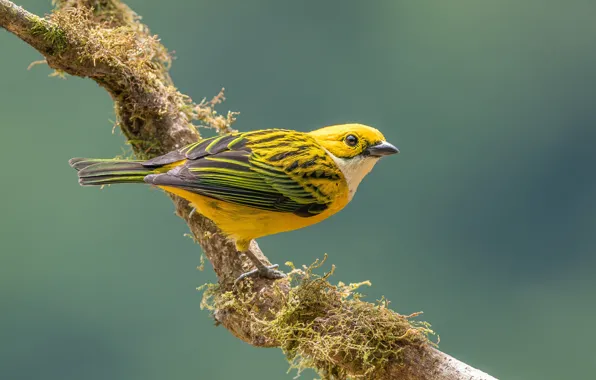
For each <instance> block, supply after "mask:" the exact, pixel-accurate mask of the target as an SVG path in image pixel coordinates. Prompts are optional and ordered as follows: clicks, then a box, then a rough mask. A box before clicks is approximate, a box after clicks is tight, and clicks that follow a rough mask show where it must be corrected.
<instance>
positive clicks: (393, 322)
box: [0, 0, 493, 380]
mask: <svg viewBox="0 0 596 380" xmlns="http://www.w3.org/2000/svg"><path fill="white" fill-rule="evenodd" d="M55 3H56V6H57V10H56V11H55V12H54V13H52V14H51V15H49V16H47V17H45V18H41V17H39V16H36V15H33V14H31V13H29V12H27V11H26V10H24V9H23V8H21V7H19V6H17V5H15V4H14V3H12V2H10V1H8V0H0V26H2V27H4V28H5V29H6V30H8V31H9V32H11V33H13V34H14V35H16V36H17V37H19V38H20V39H21V40H23V41H25V42H26V43H28V44H29V45H31V46H32V47H33V48H35V49H36V50H37V51H39V52H40V53H41V54H42V55H43V56H44V57H45V59H46V61H47V63H48V65H49V66H50V67H52V68H54V69H56V70H59V71H64V72H66V73H69V74H71V75H75V76H80V77H89V78H91V79H93V80H94V81H96V82H97V83H98V84H100V85H101V86H102V87H103V88H105V89H106V90H107V91H108V92H109V93H110V95H111V96H112V98H113V99H114V102H115V109H116V114H117V116H118V122H119V125H120V127H121V129H122V131H123V133H124V135H125V136H126V138H127V140H128V141H129V142H130V143H131V145H132V146H133V149H134V151H135V154H136V155H137V156H140V157H152V156H156V155H160V154H164V153H167V152H169V151H171V150H174V149H176V148H179V147H182V146H184V145H186V144H189V143H191V142H194V141H196V140H197V139H199V138H200V135H199V133H198V131H197V130H196V128H195V126H194V125H193V124H192V123H191V121H192V120H199V121H201V122H203V123H206V124H208V125H210V126H212V127H214V128H217V129H218V130H220V131H221V132H226V131H229V130H230V124H231V122H232V121H233V119H234V115H233V114H228V116H227V117H221V116H218V115H216V113H215V112H214V111H213V107H214V106H215V105H216V104H217V103H218V102H220V101H221V100H222V96H221V94H220V96H218V97H216V98H214V100H213V101H212V102H201V103H200V104H198V105H197V104H194V103H192V101H191V100H190V98H188V97H187V96H185V95H183V94H180V93H179V92H178V91H177V89H176V88H175V87H174V85H173V82H172V80H171V78H170V76H169V74H168V68H169V64H170V57H169V55H168V54H167V52H166V50H165V48H164V47H163V46H162V45H161V43H160V42H159V40H158V39H157V38H156V37H155V36H152V35H151V34H150V33H149V30H148V29H147V27H146V26H145V25H143V24H141V23H140V21H139V17H138V16H137V15H136V14H135V13H134V12H133V11H132V10H131V9H130V8H128V6H126V5H125V4H123V3H121V2H120V1H119V0H55ZM171 198H172V199H173V201H174V204H175V207H176V213H177V214H178V215H179V216H180V217H181V218H182V219H184V220H185V221H186V223H187V224H188V226H189V228H190V230H191V232H192V233H193V235H194V237H195V238H196V240H197V242H198V243H199V244H200V245H201V247H202V248H203V251H204V252H205V255H206V256H207V258H208V259H209V261H210V262H211V264H212V265H213V268H214V270H215V273H216V274H217V277H218V280H219V287H217V288H216V289H215V288H214V289H211V290H212V292H211V293H210V296H213V297H215V301H214V302H213V303H212V307H213V315H214V317H215V318H216V320H217V321H218V322H219V323H220V324H222V325H223V326H225V327H226V328H227V329H228V330H230V331H231V332H232V333H233V334H234V335H235V336H237V337H238V338H240V339H242V340H244V341H246V342H248V343H250V344H252V345H255V346H265V347H273V346H278V347H281V348H282V349H284V351H285V352H286V353H288V355H289V356H293V357H292V358H291V359H295V356H296V355H298V356H299V357H301V358H303V359H302V363H306V364H307V365H311V366H313V367H315V369H317V370H319V372H320V373H321V374H322V375H323V376H324V377H326V378H337V379H343V378H347V377H355V378H362V377H366V378H377V379H396V378H399V379H439V380H454V379H493V378H492V377H491V376H489V375H487V374H485V373H483V372H481V371H479V370H476V369H474V368H472V367H470V366H468V365H466V364H464V363H462V362H459V361H457V360H456V359H454V358H452V357H450V356H449V355H447V354H444V353H442V352H440V351H438V350H437V349H435V348H434V347H433V346H432V345H431V344H429V343H428V342H427V340H426V338H425V333H426V332H428V331H429V330H428V329H425V328H422V327H420V325H417V324H415V323H413V322H409V319H408V317H404V316H401V315H399V314H397V313H395V312H393V311H391V310H389V309H387V308H386V305H385V304H382V305H373V304H368V303H365V302H363V301H360V300H359V299H358V297H355V298H354V297H353V296H354V294H353V290H355V289H356V287H357V286H352V287H350V286H345V285H339V286H331V285H330V284H329V283H328V282H327V276H325V277H322V278H320V277H316V276H315V277H313V276H312V275H311V274H310V273H309V270H306V271H294V273H299V274H300V275H299V276H298V277H299V279H300V283H299V284H298V285H295V284H292V283H291V282H290V280H289V279H284V280H278V281H275V282H274V281H270V280H266V279H256V280H254V281H253V282H252V283H251V282H248V284H246V283H243V285H242V286H241V287H240V288H234V286H233V281H234V279H235V278H236V277H237V276H238V275H239V274H241V273H243V272H245V271H247V270H249V269H250V268H251V263H250V261H249V260H247V258H246V257H243V256H242V255H240V254H239V253H238V252H236V249H235V247H234V244H233V243H232V242H230V241H229V240H227V239H226V238H225V237H224V236H223V235H222V234H221V233H220V231H219V230H218V229H217V227H216V226H215V225H214V224H213V222H211V221H210V220H209V219H207V218H205V217H203V216H201V215H199V214H194V215H193V216H192V217H190V216H189V214H190V208H189V205H188V203H187V202H186V201H185V200H183V199H181V198H178V197H175V196H171ZM251 250H252V251H253V252H254V253H255V255H257V256H258V257H259V258H260V259H261V260H262V261H264V262H268V261H267V259H266V257H265V256H264V255H263V253H262V252H261V251H260V249H259V247H258V245H257V243H256V242H253V243H252V245H251ZM294 278H296V277H294ZM313 294H317V297H321V298H320V299H313V298H312V297H313V296H312V295H313ZM350 296H352V298H350ZM309 297H310V298H309ZM239 300H245V301H246V300H248V301H246V302H244V303H243V302H240V301H239ZM313 300H314V301H315V302H311V301H313ZM321 300H324V301H325V302H326V303H323V305H325V307H324V308H320V304H321ZM309 302H310V303H309ZM308 308H310V309H308ZM317 308H318V309H317ZM297 310H299V311H304V310H307V311H308V313H302V314H301V313H299V312H297ZM313 310H314V311H316V313H315V314H314V315H313V314H312V312H313ZM297 316H298V317H299V318H298V317H297ZM304 318H306V319H304ZM290 319H291V320H292V324H291V323H289V322H288V321H289V320H290ZM363 321H364V322H363ZM387 323H389V324H390V326H394V329H395V330H391V329H392V328H393V327H389V328H388V327H386V326H387ZM297 326H299V327H300V328H298V327H297ZM305 326H307V327H308V328H306V327H305ZM385 330H387V331H385ZM281 332H283V334H282V333H281ZM301 334H302V335H301ZM305 334H307V335H305ZM308 334H310V335H308ZM358 334H361V335H358ZM362 334H364V335H362ZM300 337H302V338H300ZM304 337H307V338H308V339H306V338H304ZM346 337H348V338H346ZM354 337H355V338H354ZM375 337H381V338H379V339H380V340H379V341H376V342H375V343H376V344H377V345H378V346H379V347H389V348H388V349H385V351H383V352H381V351H379V352H377V351H374V350H373V351H370V350H371V347H369V346H367V344H369V343H368V342H365V343H362V342H358V341H362V340H367V339H368V340H371V339H373V338H375ZM364 338H366V339H364ZM317 339H319V341H317ZM345 339H348V340H349V339H354V340H353V341H352V342H355V343H354V344H355V346H351V348H346V347H345V346H342V345H341V343H337V342H341V341H343V340H345ZM307 343H309V344H307ZM325 344H327V346H325ZM320 347H327V348H328V350H327V351H325V352H323V353H320V352H318V350H319V348H320ZM354 347H355V348H354ZM362 350H369V351H366V352H367V353H369V354H371V353H372V355H371V356H372V357H373V359H370V360H373V361H367V360H368V359H366V355H365V356H363V355H360V353H361V352H364V351H362ZM371 363H373V364H374V365H372V364H371Z"/></svg>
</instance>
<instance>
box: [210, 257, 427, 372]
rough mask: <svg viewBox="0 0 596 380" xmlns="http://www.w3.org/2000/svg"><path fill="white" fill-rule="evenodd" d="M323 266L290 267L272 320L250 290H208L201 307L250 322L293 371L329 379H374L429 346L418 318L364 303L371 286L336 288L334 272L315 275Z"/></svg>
mask: <svg viewBox="0 0 596 380" xmlns="http://www.w3.org/2000/svg"><path fill="white" fill-rule="evenodd" d="M323 261H324V260H323ZM322 263H323V262H318V261H317V262H315V263H314V264H312V265H311V266H310V267H305V268H303V269H296V268H294V267H293V265H292V264H291V263H288V264H289V265H290V266H291V267H292V268H293V269H292V271H291V272H290V274H289V277H290V281H291V285H292V286H291V289H290V291H289V292H288V293H285V292H282V291H281V290H279V289H278V291H277V292H276V294H275V296H276V297H281V298H283V300H282V303H281V307H280V308H279V310H277V311H275V312H273V313H271V314H269V315H265V316H264V315H263V312H262V311H261V310H258V309H256V308H255V306H254V305H256V304H259V302H255V298H256V297H261V295H257V294H254V293H251V292H250V291H249V290H247V289H249V288H248V287H246V286H244V288H243V290H244V291H243V292H239V293H234V292H222V291H221V290H220V288H219V287H218V286H217V285H205V286H204V287H202V288H201V289H202V290H203V291H204V293H203V301H202V303H201V306H202V307H203V308H207V309H209V310H212V311H215V310H217V311H218V312H221V311H222V310H223V311H224V312H233V313H237V314H239V315H240V316H241V318H242V319H243V320H246V321H249V322H247V323H250V326H246V327H247V328H248V329H249V331H253V333H254V334H255V335H257V336H262V337H264V338H265V339H267V340H270V341H273V342H275V343H276V345H278V346H279V347H280V348H281V349H282V350H283V352H284V353H285V355H286V357H287V358H288V361H289V363H290V370H296V371H297V372H298V374H300V372H301V371H302V370H304V369H306V368H312V369H314V370H316V371H317V372H318V373H319V375H320V376H321V377H322V378H324V379H347V378H348V377H349V378H366V379H370V378H375V377H376V376H377V375H379V374H381V373H382V372H383V371H384V368H385V366H386V364H387V363H388V362H389V361H393V360H398V361H399V360H401V359H402V352H403V350H404V348H406V347H408V346H422V345H425V344H429V340H428V335H429V334H433V332H432V330H430V325H429V324H427V323H425V322H419V321H414V320H413V319H412V318H413V317H416V316H417V315H419V313H417V314H413V315H409V316H404V315H400V314H398V313H396V312H394V311H392V310H390V309H389V308H388V302H387V301H386V300H385V299H382V300H380V301H378V302H376V303H369V302H365V301H362V299H361V297H362V295H361V294H359V293H358V292H357V290H358V288H360V287H361V286H363V285H370V283H369V282H368V281H365V282H362V283H358V284H349V285H346V284H344V283H342V282H339V283H338V284H337V285H332V284H330V283H329V281H328V279H329V277H330V276H331V275H332V274H333V269H332V270H331V271H330V272H328V273H326V274H324V275H317V274H315V273H313V270H315V269H317V268H319V267H320V266H321V265H322Z"/></svg>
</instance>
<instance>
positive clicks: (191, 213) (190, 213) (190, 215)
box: [188, 207, 197, 219]
mask: <svg viewBox="0 0 596 380" xmlns="http://www.w3.org/2000/svg"><path fill="white" fill-rule="evenodd" d="M195 212H197V209H196V208H195V207H193V208H192V210H190V212H189V213H188V219H190V218H192V216H193V215H194V214H195Z"/></svg>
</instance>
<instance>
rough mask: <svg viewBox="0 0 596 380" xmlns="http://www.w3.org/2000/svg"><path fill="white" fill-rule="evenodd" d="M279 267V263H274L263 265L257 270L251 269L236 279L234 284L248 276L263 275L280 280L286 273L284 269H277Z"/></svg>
mask: <svg viewBox="0 0 596 380" xmlns="http://www.w3.org/2000/svg"><path fill="white" fill-rule="evenodd" d="M277 268H279V265H278V264H273V265H271V266H268V267H267V266H262V267H260V268H257V269H255V270H251V271H250V272H246V273H243V274H241V275H240V276H239V277H238V278H237V279H236V281H234V285H235V284H237V283H238V282H239V281H242V280H244V279H245V278H247V277H263V278H268V279H270V280H278V279H280V278H284V277H286V274H285V273H284V272H282V271H279V270H276V269H277Z"/></svg>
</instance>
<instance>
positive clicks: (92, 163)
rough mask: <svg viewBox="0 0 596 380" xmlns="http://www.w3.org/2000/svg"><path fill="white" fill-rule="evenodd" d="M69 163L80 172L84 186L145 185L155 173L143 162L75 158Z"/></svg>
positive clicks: (81, 182) (80, 181) (80, 180)
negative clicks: (146, 177)
mask: <svg viewBox="0 0 596 380" xmlns="http://www.w3.org/2000/svg"><path fill="white" fill-rule="evenodd" d="M68 163H69V164H70V166H72V167H73V168H75V169H76V170H77V171H78V175H79V183H80V184H81V185H83V186H94V185H95V186H101V185H111V184H114V183H143V182H144V181H143V180H144V178H145V176H147V175H149V174H152V173H154V169H152V168H148V167H145V166H143V161H131V160H114V159H95V158H73V159H71V160H70V161H68Z"/></svg>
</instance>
